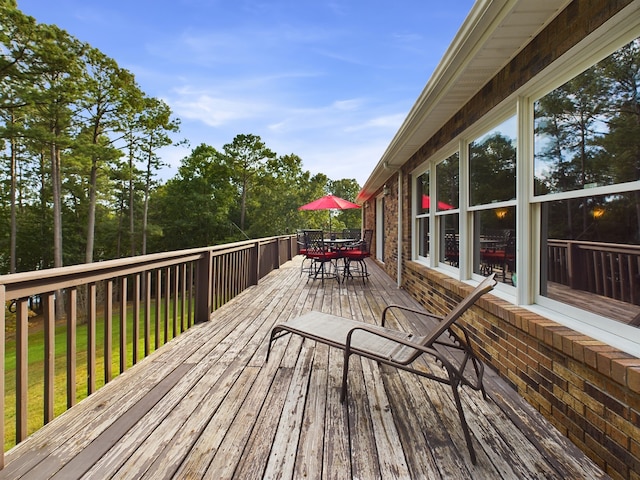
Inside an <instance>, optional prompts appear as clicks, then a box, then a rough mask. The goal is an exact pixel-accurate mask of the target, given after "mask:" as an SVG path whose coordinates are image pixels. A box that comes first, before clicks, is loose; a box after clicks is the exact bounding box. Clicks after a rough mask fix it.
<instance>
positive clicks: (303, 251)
mask: <svg viewBox="0 0 640 480" xmlns="http://www.w3.org/2000/svg"><path fill="white" fill-rule="evenodd" d="M319 231H320V232H321V231H322V230H319ZM296 242H297V244H298V254H300V255H303V256H304V258H303V259H302V263H301V264H300V276H302V274H303V273H307V274H308V273H310V272H311V271H312V263H313V261H312V259H311V258H309V256H308V255H307V244H306V242H305V233H304V230H298V231H297V232H296ZM307 260H308V261H309V264H308V265H307V266H305V262H306V261H307Z"/></svg>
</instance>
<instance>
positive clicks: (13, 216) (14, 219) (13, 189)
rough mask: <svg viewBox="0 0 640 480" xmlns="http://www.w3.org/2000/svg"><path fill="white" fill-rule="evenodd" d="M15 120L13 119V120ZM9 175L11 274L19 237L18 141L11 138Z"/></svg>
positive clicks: (13, 271) (14, 263) (14, 268)
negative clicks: (17, 199)
mask: <svg viewBox="0 0 640 480" xmlns="http://www.w3.org/2000/svg"><path fill="white" fill-rule="evenodd" d="M12 120H13V118H12ZM9 175H11V239H10V247H9V257H10V265H9V273H16V268H17V266H16V263H17V262H16V243H17V237H18V225H17V223H16V222H17V215H16V208H17V205H16V190H17V183H18V182H17V176H18V172H17V168H16V140H15V138H13V136H12V137H11V165H10V167H9Z"/></svg>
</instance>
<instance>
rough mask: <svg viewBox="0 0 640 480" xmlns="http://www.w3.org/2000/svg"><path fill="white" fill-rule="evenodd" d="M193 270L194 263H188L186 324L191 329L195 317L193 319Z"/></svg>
mask: <svg viewBox="0 0 640 480" xmlns="http://www.w3.org/2000/svg"><path fill="white" fill-rule="evenodd" d="M195 268H196V265H195V263H193V262H192V263H190V264H189V290H188V291H189V294H188V299H189V305H188V307H189V308H188V312H187V315H188V317H187V323H188V325H189V327H191V326H192V325H193V324H194V323H195V317H194V310H195V304H194V303H195V302H194V299H195V283H194V282H195Z"/></svg>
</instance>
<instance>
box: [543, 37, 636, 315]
mask: <svg viewBox="0 0 640 480" xmlns="http://www.w3.org/2000/svg"><path fill="white" fill-rule="evenodd" d="M639 85H640V41H639V40H638V39H636V40H634V41H632V42H630V43H629V44H627V45H625V46H624V47H622V48H620V49H619V50H617V51H616V52H615V53H613V54H612V55H610V56H609V57H607V58H605V59H604V60H603V61H601V62H599V63H597V64H595V65H594V66H592V67H591V68H589V69H588V70H586V71H585V72H583V73H582V74H580V75H578V76H577V77H574V78H573V79H571V80H569V81H568V82H566V83H565V84H563V85H562V86H560V87H558V88H556V89H555V90H553V91H551V92H549V93H548V94H547V95H545V96H544V97H542V98H540V99H538V100H537V101H536V102H535V104H534V112H535V113H534V128H535V132H534V172H533V176H534V194H535V196H536V197H537V198H538V199H541V200H542V203H541V208H540V211H541V222H540V224H541V251H540V285H539V289H540V290H539V292H540V295H541V296H542V297H546V298H551V299H553V300H556V301H560V302H563V303H566V304H569V305H572V306H575V307H578V308H581V309H583V310H590V311H593V312H595V313H599V314H601V315H603V316H607V317H609V318H614V319H617V320H621V321H624V322H627V323H628V322H629V321H632V320H633V318H634V317H635V316H636V315H638V313H640V246H639V245H640V182H638V180H640V88H639Z"/></svg>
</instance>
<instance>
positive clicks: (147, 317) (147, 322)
mask: <svg viewBox="0 0 640 480" xmlns="http://www.w3.org/2000/svg"><path fill="white" fill-rule="evenodd" d="M150 352H151V271H147V272H145V282H144V356H145V357H146V356H147V355H149V353H150Z"/></svg>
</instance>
